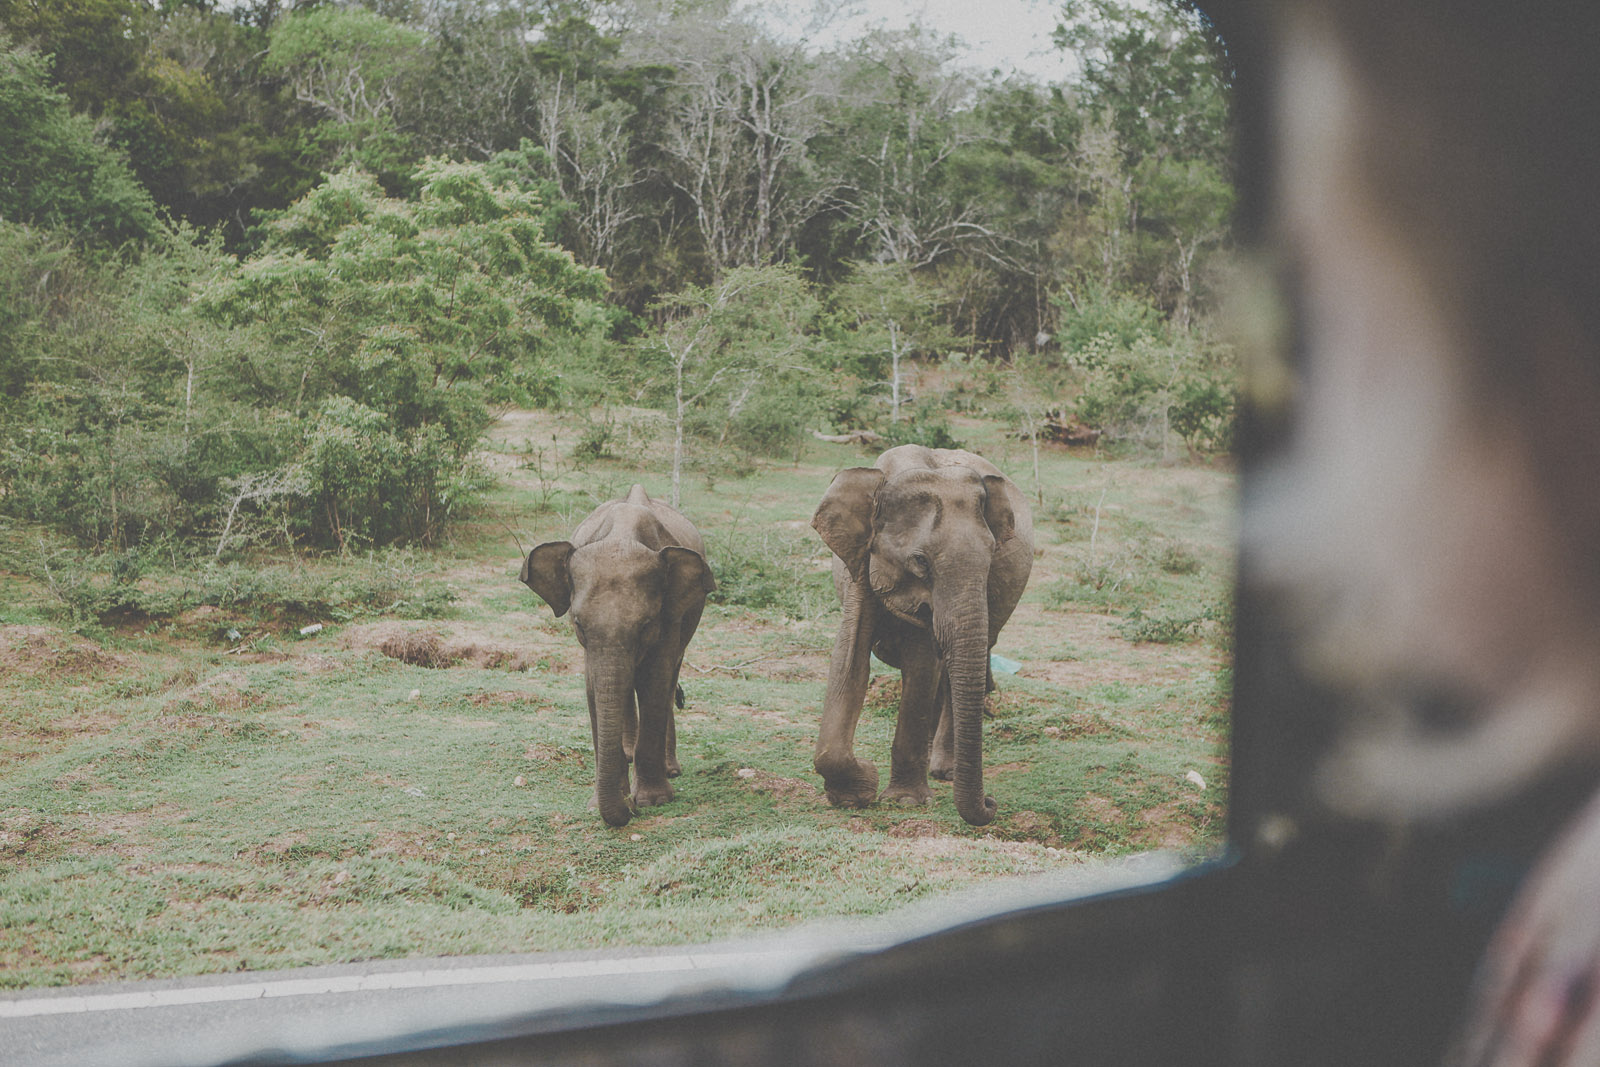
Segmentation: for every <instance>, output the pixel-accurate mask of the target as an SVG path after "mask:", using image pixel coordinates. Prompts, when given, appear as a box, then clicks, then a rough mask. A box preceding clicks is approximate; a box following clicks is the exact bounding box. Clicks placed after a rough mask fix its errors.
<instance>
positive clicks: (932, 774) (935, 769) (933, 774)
mask: <svg viewBox="0 0 1600 1067" xmlns="http://www.w3.org/2000/svg"><path fill="white" fill-rule="evenodd" d="M955 776H956V769H955V767H954V765H951V766H945V767H941V766H940V765H939V764H938V763H937V762H936V763H934V764H933V765H932V766H930V767H929V768H928V777H929V778H937V779H938V780H939V781H941V782H949V781H954V780H955Z"/></svg>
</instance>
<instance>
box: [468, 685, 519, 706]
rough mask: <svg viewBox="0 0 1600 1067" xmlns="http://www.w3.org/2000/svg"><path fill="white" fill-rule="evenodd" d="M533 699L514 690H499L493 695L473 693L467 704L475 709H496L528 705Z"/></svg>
mask: <svg viewBox="0 0 1600 1067" xmlns="http://www.w3.org/2000/svg"><path fill="white" fill-rule="evenodd" d="M532 702H533V698H532V697H531V696H529V695H528V694H527V693H519V692H517V691H516V690H514V689H501V690H498V691H496V692H493V693H473V694H472V695H471V696H469V697H468V698H467V703H468V704H471V705H472V706H473V707H475V708H498V707H505V706H509V705H514V704H530V703H532Z"/></svg>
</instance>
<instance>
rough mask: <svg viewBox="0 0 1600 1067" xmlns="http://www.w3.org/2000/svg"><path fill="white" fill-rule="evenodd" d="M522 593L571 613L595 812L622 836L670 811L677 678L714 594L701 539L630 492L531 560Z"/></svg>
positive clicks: (674, 515) (638, 492)
mask: <svg viewBox="0 0 1600 1067" xmlns="http://www.w3.org/2000/svg"><path fill="white" fill-rule="evenodd" d="M522 582H523V584H525V585H526V586H527V587H528V588H529V589H532V590H533V591H534V592H535V593H538V594H539V596H541V597H542V598H544V601H545V603H547V604H549V605H550V609H551V610H552V611H554V612H555V614H556V618H560V617H561V616H563V615H565V614H566V613H567V612H568V611H569V610H570V611H571V612H572V623H573V628H574V629H575V630H576V631H577V635H578V643H579V644H580V645H582V646H583V650H584V675H585V688H586V690H587V693H588V700H589V732H590V737H591V740H592V741H593V743H594V766H595V793H594V801H593V803H594V805H595V806H597V807H598V808H599V809H600V817H601V818H602V819H604V820H605V822H606V825H608V826H626V825H627V823H628V820H629V819H630V818H632V816H633V814H634V812H636V811H637V810H638V809H639V808H643V807H647V806H650V805H655V804H665V803H667V802H668V801H669V800H671V799H672V796H673V791H672V785H671V783H670V782H669V781H668V779H669V778H675V777H677V776H678V775H679V774H680V773H681V771H680V768H679V765H678V756H677V727H676V724H675V723H674V721H673V700H674V696H675V695H676V696H677V697H678V698H679V699H680V700H681V694H682V690H681V689H679V688H678V673H679V672H680V671H681V670H682V668H683V652H684V649H685V648H686V647H688V644H689V639H690V638H692V637H693V636H694V631H695V627H697V626H698V625H699V624H700V615H701V613H702V612H703V611H704V610H705V603H706V594H707V593H709V592H711V591H712V590H714V589H716V587H717V583H716V580H715V579H714V578H713V577H712V574H711V568H710V567H709V566H708V565H707V563H706V558H705V543H704V541H702V540H701V537H700V531H698V530H696V529H695V527H694V524H693V523H691V522H690V521H689V520H688V519H687V518H685V517H684V515H683V514H682V513H681V512H679V511H678V510H677V509H676V508H672V507H669V506H668V505H666V504H664V503H662V502H660V501H658V500H651V499H650V497H649V495H648V494H647V493H646V492H645V490H644V487H643V486H641V485H635V486H634V487H633V488H632V489H630V490H629V491H628V494H627V496H625V497H623V498H621V499H619V500H609V501H607V502H605V503H603V504H601V505H600V506H599V507H597V508H595V509H594V511H593V512H592V513H590V515H589V517H588V518H586V519H584V520H583V522H581V523H579V524H578V528H577V530H576V531H575V532H574V533H573V535H572V539H571V540H570V541H550V542H546V543H545V544H542V545H539V546H538V547H537V548H535V549H533V551H531V552H529V553H528V558H527V559H526V560H525V561H523V564H522ZM636 700H637V706H636V704H635V701H636ZM630 761H631V762H632V763H633V764H634V770H635V777H636V781H635V783H634V785H633V788H632V790H631V795H630V789H629V785H628V763H629V762H630Z"/></svg>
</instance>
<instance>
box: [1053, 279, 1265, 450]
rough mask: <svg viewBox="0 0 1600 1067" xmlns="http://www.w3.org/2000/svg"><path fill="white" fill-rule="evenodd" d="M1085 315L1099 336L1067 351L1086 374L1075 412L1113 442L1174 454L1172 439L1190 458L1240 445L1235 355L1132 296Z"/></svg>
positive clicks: (1086, 324)
mask: <svg viewBox="0 0 1600 1067" xmlns="http://www.w3.org/2000/svg"><path fill="white" fill-rule="evenodd" d="M1095 307H1096V308H1097V309H1100V308H1104V309H1106V310H1104V311H1100V313H1099V314H1095V313H1093V312H1091V313H1090V314H1088V315H1085V316H1084V322H1083V327H1084V328H1085V329H1087V328H1092V327H1095V326H1099V327H1100V328H1101V330H1100V332H1099V333H1097V334H1095V335H1093V336H1092V337H1090V338H1089V339H1088V340H1087V341H1085V342H1083V343H1082V344H1080V345H1078V346H1077V347H1076V348H1075V349H1074V350H1072V351H1070V352H1069V353H1068V360H1069V361H1070V364H1071V366H1072V367H1073V368H1074V369H1075V370H1076V371H1077V372H1078V374H1079V376H1080V384H1081V391H1080V393H1079V395H1078V398H1077V401H1076V404H1075V410H1076V414H1077V416H1078V418H1079V419H1080V420H1082V421H1083V422H1084V423H1086V424H1087V425H1089V426H1093V427H1097V428H1100V429H1102V430H1104V431H1105V433H1106V436H1107V438H1108V439H1109V440H1112V441H1119V440H1120V441H1131V442H1135V443H1139V444H1143V445H1145V446H1149V447H1154V448H1157V449H1160V451H1161V452H1162V454H1163V455H1166V454H1167V451H1168V442H1169V440H1170V438H1171V436H1172V435H1173V434H1176V435H1177V436H1178V437H1179V438H1181V439H1182V440H1183V442H1184V444H1185V445H1186V446H1187V447H1188V449H1189V452H1190V453H1191V454H1197V453H1199V452H1201V451H1202V450H1226V449H1227V448H1229V447H1231V445H1232V442H1233V436H1232V432H1233V411H1234V396H1235V386H1234V367H1233V362H1232V351H1231V349H1229V348H1227V347H1226V346H1224V345H1220V344H1215V343H1208V342H1207V341H1206V340H1205V339H1204V338H1202V337H1200V336H1199V335H1197V334H1196V333H1195V332H1193V331H1181V332H1180V331H1175V330H1169V329H1168V328H1167V327H1166V326H1165V324H1164V323H1162V322H1161V320H1160V319H1159V318H1158V317H1155V316H1154V315H1153V314H1152V313H1151V312H1150V310H1149V308H1148V305H1143V304H1140V303H1139V302H1138V301H1135V300H1132V299H1130V298H1127V297H1121V298H1115V299H1113V300H1110V301H1102V302H1100V303H1099V304H1097V305H1095Z"/></svg>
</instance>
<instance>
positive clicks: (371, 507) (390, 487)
mask: <svg viewBox="0 0 1600 1067" xmlns="http://www.w3.org/2000/svg"><path fill="white" fill-rule="evenodd" d="M413 181H414V182H415V183H416V185H417V188H418V192H417V194H416V196H415V197H413V198H410V199H398V198H391V197H388V196H386V195H385V194H384V193H383V190H382V189H381V188H380V187H379V185H378V183H377V181H376V180H375V179H374V178H373V177H372V176H371V175H369V174H367V173H365V172H362V171H359V170H355V169H346V170H344V171H341V172H340V173H338V174H336V175H333V176H332V177H330V178H329V179H328V180H327V181H326V182H324V183H323V184H322V185H321V186H319V187H318V188H317V189H315V190H313V192H312V193H311V194H310V195H309V196H307V197H306V198H305V199H303V200H301V201H300V202H298V203H296V204H295V205H294V206H292V207H291V208H289V209H288V210H287V211H285V212H283V213H282V214H281V215H279V216H278V217H276V218H274V219H272V220H271V221H270V222H269V223H268V224H267V232H268V237H267V241H266V244H265V245H264V247H263V248H262V250H261V251H260V252H259V253H257V254H256V255H254V256H252V257H251V258H250V259H248V260H246V261H245V262H244V263H243V264H241V265H240V267H239V268H238V269H237V270H236V271H234V272H231V273H230V274H229V275H227V276H225V277H222V278H219V279H218V280H217V281H216V282H215V283H213V284H212V285H211V286H209V287H208V288H207V289H206V290H205V291H204V292H203V293H202V294H201V298H200V300H199V305H198V306H199V310H200V312H201V314H203V315H204V316H206V317H207V318H209V319H211V320H213V321H218V322H222V323H225V324H227V325H229V326H233V327H235V328H241V329H250V330H254V331H257V332H258V333H259V335H260V336H261V337H262V338H263V339H264V341H265V344H263V345H262V346H261V347H260V348H259V349H257V350H256V355H255V356H254V358H243V357H241V359H240V362H239V365H238V366H237V368H236V373H237V381H238V382H239V387H240V388H241V390H242V391H243V392H244V393H245V394H247V395H249V396H252V397H253V398H255V399H256V400H257V402H259V403H261V404H264V405H267V406H271V407H275V408H280V409H287V410H288V411H289V412H291V413H293V414H294V415H295V416H297V417H302V418H309V419H311V420H313V423H314V427H315V429H314V432H313V438H312V442H311V445H310V446H308V449H309V450H308V451H307V452H306V453H305V454H303V455H300V456H296V457H293V460H292V461H293V462H295V463H300V464H303V465H304V466H305V469H306V470H307V472H308V474H309V476H310V478H311V485H312V491H313V495H314V496H316V498H317V499H318V500H319V501H320V503H319V507H318V510H317V511H316V513H315V514H314V515H313V516H312V517H311V519H310V526H311V531H312V533H313V535H314V536H315V537H316V538H317V539H318V540H322V541H327V542H332V543H337V544H339V545H341V546H344V545H346V544H347V543H348V538H349V536H350V535H352V534H354V535H356V536H359V537H361V538H368V539H371V540H376V541H390V540H419V541H424V542H427V541H431V540H433V539H434V538H435V537H436V536H437V534H438V532H439V530H440V529H442V527H443V525H444V524H445V523H446V522H447V521H448V520H449V519H450V518H451V517H452V516H453V515H455V514H458V513H459V511H460V509H461V508H462V507H463V506H464V505H465V504H467V503H468V502H469V501H470V498H471V496H472V492H471V485H472V477H471V473H472V471H471V467H472V464H471V458H470V453H471V450H472V447H473V446H474V445H475V444H476V442H477V440H478V437H479V435H480V433H481V432H482V430H483V428H484V426H485V425H487V422H488V406H487V405H488V404H489V403H490V402H492V401H509V400H519V401H522V402H528V401H530V400H532V401H548V400H550V399H552V397H553V394H554V391H555V388H556V385H555V383H556V381H557V380H558V379H557V375H558V373H559V372H558V370H557V368H555V367H553V366H551V365H550V363H549V360H548V356H549V352H548V349H549V347H550V345H551V344H552V342H553V340H554V339H555V338H556V337H557V336H558V335H560V334H561V333H562V332H563V331H583V330H587V329H599V328H603V326H604V325H605V322H606V315H605V313H604V311H603V309H602V308H601V306H600V301H601V300H602V298H603V297H604V292H605V279H604V276H603V275H601V274H600V272H598V271H596V270H593V269H589V268H584V267H580V266H578V265H577V264H576V263H574V261H573V259H572V257H571V255H570V254H568V253H566V252H564V251H562V250H560V249H558V248H556V247H554V246H553V245H551V244H550V243H549V242H548V241H547V240H546V239H545V237H544V233H543V221H544V220H543V210H544V208H543V204H542V203H541V202H540V201H539V200H538V199H537V198H536V197H535V196H533V195H532V194H530V193H527V192H525V191H522V190H520V189H518V188H516V187H515V186H513V185H508V184H498V183H496V182H495V181H494V180H493V179H492V177H491V176H490V168H489V166H488V165H487V164H465V163H447V162H442V161H430V162H428V163H426V164H424V165H423V166H422V168H420V169H419V170H418V171H417V173H416V174H415V175H413ZM357 439H359V440H357ZM341 442H342V444H341ZM340 449H344V452H342V453H341V452H340V451H339V450H340ZM340 455H345V456H348V457H356V456H362V457H365V461H364V465H363V463H356V466H351V463H352V462H355V460H354V459H351V460H350V461H349V462H346V461H345V460H342V459H339V458H338V457H339V456H340ZM358 468H359V469H358ZM369 468H370V469H369ZM379 499H381V500H382V501H383V506H382V507H381V508H378V507H376V505H375V503H374V502H375V501H378V500H379Z"/></svg>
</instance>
